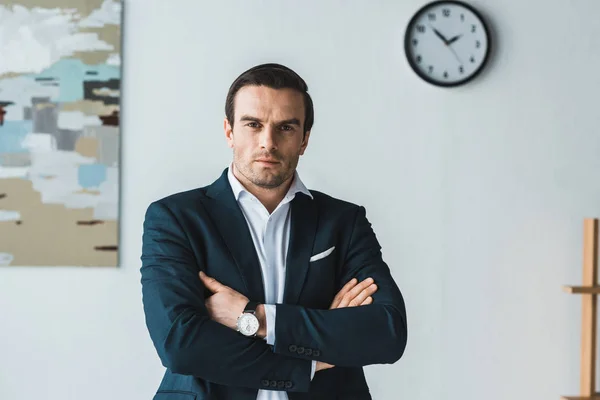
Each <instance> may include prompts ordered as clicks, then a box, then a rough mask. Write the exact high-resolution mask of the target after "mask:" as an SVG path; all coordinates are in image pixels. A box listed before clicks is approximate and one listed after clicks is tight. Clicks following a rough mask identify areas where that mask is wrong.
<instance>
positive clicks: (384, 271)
mask: <svg viewBox="0 0 600 400" xmlns="http://www.w3.org/2000/svg"><path fill="white" fill-rule="evenodd" d="M351 232H352V233H351V235H350V239H349V244H348V247H347V251H346V256H345V257H344V264H343V269H342V274H341V281H340V282H338V291H339V289H341V288H342V286H343V285H344V284H346V283H347V282H348V281H350V280H351V279H352V278H354V277H356V278H357V279H358V281H359V282H360V281H362V280H363V279H366V278H368V277H372V278H373V279H374V280H375V283H376V284H377V287H378V290H377V292H376V293H375V294H374V295H373V296H372V297H373V303H372V304H370V305H368V306H362V307H353V308H340V309H334V310H319V309H309V308H305V307H301V306H297V305H290V304H278V305H277V319H276V326H275V347H274V351H275V353H278V354H282V355H288V356H293V357H297V358H302V359H315V360H318V361H324V362H327V363H330V364H333V365H336V366H343V367H359V366H365V365H369V364H391V363H394V362H396V361H397V360H398V359H400V357H401V356H402V354H403V353H404V349H405V347H406V342H407V323H406V309H405V305H404V300H403V298H402V294H401V293H400V290H399V289H398V286H397V285H396V283H395V282H394V280H393V278H392V276H391V274H390V270H389V268H388V266H387V264H386V263H385V262H384V261H383V259H382V256H381V246H380V245H379V242H378V241H377V238H376V237H375V233H374V232H373V229H372V228H371V224H370V223H369V221H368V220H367V218H366V211H365V209H364V207H357V209H356V213H355V215H354V224H353V228H351ZM307 350H309V351H307Z"/></svg>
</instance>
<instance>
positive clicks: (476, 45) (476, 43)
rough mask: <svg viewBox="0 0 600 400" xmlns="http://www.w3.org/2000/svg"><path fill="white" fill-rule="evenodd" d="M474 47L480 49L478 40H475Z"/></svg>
mask: <svg viewBox="0 0 600 400" xmlns="http://www.w3.org/2000/svg"><path fill="white" fill-rule="evenodd" d="M475 47H477V48H480V47H481V42H480V41H479V40H477V41H476V42H475Z"/></svg>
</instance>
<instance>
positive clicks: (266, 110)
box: [235, 86, 304, 121]
mask: <svg viewBox="0 0 600 400" xmlns="http://www.w3.org/2000/svg"><path fill="white" fill-rule="evenodd" d="M242 115H251V116H254V117H258V118H272V119H289V118H298V119H299V120H300V121H303V120H304V98H303V97H302V94H301V93H300V92H298V91H297V90H294V89H272V88H269V87H266V86H244V87H243V88H241V89H240V90H239V91H238V92H237V94H236V96H235V118H236V119H238V118H239V117H240V116H242Z"/></svg>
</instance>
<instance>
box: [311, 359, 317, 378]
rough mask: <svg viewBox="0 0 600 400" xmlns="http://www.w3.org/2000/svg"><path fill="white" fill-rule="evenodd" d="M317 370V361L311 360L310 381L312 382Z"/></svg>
mask: <svg viewBox="0 0 600 400" xmlns="http://www.w3.org/2000/svg"><path fill="white" fill-rule="evenodd" d="M316 369H317V361H316V360H313V362H312V367H311V368H310V380H311V381H312V380H313V378H314V377H315V370H316Z"/></svg>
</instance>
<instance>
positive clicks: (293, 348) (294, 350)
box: [288, 344, 297, 353]
mask: <svg viewBox="0 0 600 400" xmlns="http://www.w3.org/2000/svg"><path fill="white" fill-rule="evenodd" d="M288 349H289V351H291V352H292V353H295V352H296V349H297V347H296V345H295V344H292V345H290V347H288Z"/></svg>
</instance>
